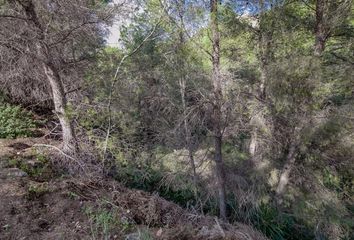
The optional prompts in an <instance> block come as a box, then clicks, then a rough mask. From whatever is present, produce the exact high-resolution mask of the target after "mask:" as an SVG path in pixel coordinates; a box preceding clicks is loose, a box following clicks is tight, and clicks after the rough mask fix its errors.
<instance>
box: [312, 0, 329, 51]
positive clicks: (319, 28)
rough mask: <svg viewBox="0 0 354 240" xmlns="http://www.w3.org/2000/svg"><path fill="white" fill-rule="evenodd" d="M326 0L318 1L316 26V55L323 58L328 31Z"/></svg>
mask: <svg viewBox="0 0 354 240" xmlns="http://www.w3.org/2000/svg"><path fill="white" fill-rule="evenodd" d="M324 10H325V0H317V1H316V25H315V46H314V55H315V56H321V55H322V53H323V51H324V50H325V47H326V41H327V38H328V31H327V30H326V28H325V24H324V20H325V19H324Z"/></svg>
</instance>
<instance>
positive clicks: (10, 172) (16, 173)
mask: <svg viewBox="0 0 354 240" xmlns="http://www.w3.org/2000/svg"><path fill="white" fill-rule="evenodd" d="M27 176H28V174H27V173H25V172H24V171H22V170H21V169H18V168H5V169H3V170H2V171H1V172H0V177H1V178H8V177H10V178H11V177H15V178H16V177H27Z"/></svg>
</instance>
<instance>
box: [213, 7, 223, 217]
mask: <svg viewBox="0 0 354 240" xmlns="http://www.w3.org/2000/svg"><path fill="white" fill-rule="evenodd" d="M210 8H211V9H210V25H211V33H212V47H213V51H212V64H213V70H212V83H213V94H214V102H213V116H212V120H213V134H214V144H215V156H214V161H215V169H216V176H217V184H218V194H219V211H220V218H222V219H224V220H225V219H226V190H225V183H226V181H225V170H224V162H223V158H222V126H221V123H222V111H221V107H222V97H223V96H222V88H221V78H220V32H219V26H218V0H210Z"/></svg>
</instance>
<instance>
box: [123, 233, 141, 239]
mask: <svg viewBox="0 0 354 240" xmlns="http://www.w3.org/2000/svg"><path fill="white" fill-rule="evenodd" d="M125 240H140V233H138V232H136V233H130V234H128V235H126V236H125Z"/></svg>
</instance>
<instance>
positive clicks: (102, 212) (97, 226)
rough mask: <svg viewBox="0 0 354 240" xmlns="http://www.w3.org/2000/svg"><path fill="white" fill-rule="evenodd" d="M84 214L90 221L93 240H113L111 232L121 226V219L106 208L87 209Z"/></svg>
mask: <svg viewBox="0 0 354 240" xmlns="http://www.w3.org/2000/svg"><path fill="white" fill-rule="evenodd" d="M84 212H85V214H86V215H87V216H88V217H89V219H90V224H91V235H92V238H93V239H97V238H98V237H101V238H102V239H107V240H108V239H111V237H112V236H111V231H112V230H113V228H114V227H116V226H118V225H119V220H118V219H119V218H118V217H117V216H115V214H114V213H113V212H112V211H108V210H106V209H104V208H99V209H93V208H91V207H87V208H86V209H84Z"/></svg>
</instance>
